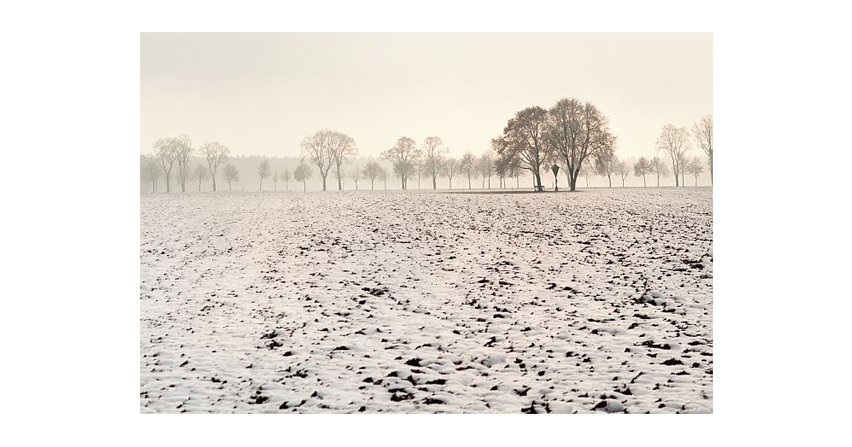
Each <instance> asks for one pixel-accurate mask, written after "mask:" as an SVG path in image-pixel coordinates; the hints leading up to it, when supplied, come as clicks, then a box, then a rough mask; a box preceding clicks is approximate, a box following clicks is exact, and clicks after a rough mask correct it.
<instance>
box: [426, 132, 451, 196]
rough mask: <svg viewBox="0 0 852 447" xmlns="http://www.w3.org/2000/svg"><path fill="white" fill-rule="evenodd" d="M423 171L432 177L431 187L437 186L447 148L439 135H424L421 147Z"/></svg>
mask: <svg viewBox="0 0 852 447" xmlns="http://www.w3.org/2000/svg"><path fill="white" fill-rule="evenodd" d="M421 153H422V160H423V172H425V173H426V174H428V175H429V176H430V177H432V189H437V188H438V175H439V174H440V173H441V165H442V163H443V161H444V157H445V156H446V155H447V148H446V146H444V142H443V141H441V139H440V138H439V137H426V139H425V140H423V149H422V152H421Z"/></svg>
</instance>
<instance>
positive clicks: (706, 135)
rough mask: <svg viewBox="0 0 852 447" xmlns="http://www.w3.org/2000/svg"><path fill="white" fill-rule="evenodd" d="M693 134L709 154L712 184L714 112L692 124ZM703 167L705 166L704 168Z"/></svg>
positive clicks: (705, 152)
mask: <svg viewBox="0 0 852 447" xmlns="http://www.w3.org/2000/svg"><path fill="white" fill-rule="evenodd" d="M692 135H693V136H694V137H695V141H696V142H697V143H698V147H700V148H701V149H702V150H703V151H704V155H706V156H707V164H708V165H709V167H710V184H711V185H712V184H713V114H710V115H707V116H704V117H702V118H701V119H700V120H699V121H698V122H697V123H695V124H694V125H693V126H692ZM702 169H703V168H702Z"/></svg>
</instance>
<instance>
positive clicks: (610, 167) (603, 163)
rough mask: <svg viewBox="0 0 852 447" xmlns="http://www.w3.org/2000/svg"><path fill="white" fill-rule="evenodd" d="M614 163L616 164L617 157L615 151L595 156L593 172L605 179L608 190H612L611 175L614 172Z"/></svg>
mask: <svg viewBox="0 0 852 447" xmlns="http://www.w3.org/2000/svg"><path fill="white" fill-rule="evenodd" d="M616 163H618V157H617V156H616V155H615V151H605V152H600V153H598V154H597V155H595V172H597V173H598V175H600V176H605V177H606V179H607V181H608V182H609V187H610V188H612V174H615V172H616Z"/></svg>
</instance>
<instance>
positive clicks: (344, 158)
mask: <svg viewBox="0 0 852 447" xmlns="http://www.w3.org/2000/svg"><path fill="white" fill-rule="evenodd" d="M616 142H617V138H616V137H615V136H614V135H613V134H612V133H611V131H610V129H609V123H608V119H607V117H606V116H605V115H604V114H603V113H602V112H601V111H600V110H599V109H598V108H597V107H596V106H595V105H593V104H591V103H589V102H581V101H579V100H577V99H575V98H564V99H560V100H559V101H557V102H556V104H554V105H553V106H552V107H551V108H549V109H544V108H542V107H538V106H534V107H528V108H525V109H523V110H521V111H519V112H517V113H516V114H515V116H513V117H512V118H510V119H509V120H508V122H507V123H506V126H505V127H504V129H503V132H502V133H501V134H500V135H498V136H496V137H495V138H493V139H492V140H491V147H490V148H489V149H487V150H486V151H485V152H484V153H482V154H481V155H474V154H473V153H472V152H471V151H467V152H466V153H465V154H464V155H463V156H462V157H461V158H454V157H452V156H450V155H449V148H448V147H447V145H445V144H444V142H443V140H442V139H441V138H440V137H438V136H429V137H426V138H425V139H424V140H423V141H421V142H420V144H418V143H417V142H416V141H415V140H414V139H412V138H409V137H406V136H402V137H399V138H398V139H397V140H396V142H395V143H394V145H393V146H392V147H391V148H389V149H387V150H385V151H383V152H382V153H381V156H380V159H381V160H383V161H385V162H387V163H389V165H390V167H391V169H390V171H391V172H392V174H393V175H394V176H396V177H397V178H398V179H399V184H400V188H401V189H409V181H414V179H415V178H416V181H417V188H418V189H420V188H421V187H422V183H423V180H425V181H426V182H427V185H429V184H431V187H432V189H437V180H438V178H446V179H447V180H448V183H449V187H450V189H452V188H453V179H454V178H455V179H462V180H463V179H465V178H466V180H467V182H466V183H467V187H468V189H473V180H475V179H478V178H481V179H482V184H481V187H482V188H483V189H485V188H491V179H492V178H493V177H497V180H498V188H507V187H509V186H508V181H509V180H510V179H514V180H515V182H514V183H515V187H517V188H521V184H520V177H521V176H522V174H523V173H524V172H527V173H528V174H529V175H530V177H531V178H532V180H533V185H532V187H533V189H534V190H535V191H543V190H544V189H545V188H544V184H543V180H542V177H543V176H544V175H545V173H542V170H544V171H548V170H549V171H551V172H552V173H553V180H554V186H555V188H556V189H558V182H559V178H558V175H559V172H560V171H561V172H563V173H564V175H565V177H566V179H567V182H568V189H569V190H570V191H575V190H576V188H577V181H578V179H580V178H581V177H583V178H585V183H586V186H587V187H588V185H589V176H594V175H599V176H602V177H605V178H606V179H607V181H608V185H609V186H610V187H612V184H613V180H612V179H613V177H616V179H617V180H618V179H620V180H621V184H622V186H625V180H626V178H627V177H628V176H629V175H630V174H631V173H632V174H633V175H634V176H636V177H642V181H643V186H647V179H646V177H647V176H655V177H656V180H657V186H660V179H661V178H664V177H668V176H669V175H672V174H673V175H674V179H675V186H685V178H686V175H690V176H693V177H694V179H695V181H694V185H697V183H698V176H699V175H700V174H702V173H703V172H704V168H705V166H708V167H709V172H710V178H711V183H712V178H713V116H712V115H707V116H705V117H703V118H701V119H700V120H699V121H698V122H697V123H695V124H694V125H693V127H692V129H691V130H687V129H686V128H685V127H676V126H674V125H672V124H667V125H665V126H664V127H663V128H662V130H661V133H660V135H659V137H658V138H657V141H656V145H655V148H656V152H657V153H658V154H660V155H659V156H653V157H644V156H643V157H640V158H639V159H637V160H635V161H634V162H632V163H631V162H629V161H627V160H620V159H619V157H618V155H617V154H616ZM694 145H695V146H698V147H699V148H700V149H702V151H703V152H704V157H703V158H702V157H697V156H693V157H689V156H688V154H687V153H688V151H689V150H691V149H692V148H693V146H694ZM153 149H154V151H153V153H151V154H150V155H148V156H142V159H141V166H140V168H141V180H142V181H150V182H151V184H152V187H151V190H152V191H153V192H156V191H157V184H158V182H159V180H160V179H161V178H163V177H164V178H165V183H166V192H171V183H172V182H171V180H172V178H174V177H176V180H177V181H178V185H180V188H181V191H182V192H186V188H187V183H188V182H196V183H197V187H198V190H199V191H200V190H201V185H202V183H205V182H208V181H210V182H212V188H213V191H216V190H217V187H216V179H217V175H218V176H221V179H222V180H224V181H225V182H226V183H227V184H228V190H229V191H231V190H232V184H233V183H234V182H239V181H240V172H239V170H238V169H237V167H236V166H235V165H234V164H232V163H229V162H228V161H229V160H230V149H229V148H228V147H227V146H225V145H223V144H220V143H218V142H211V143H205V144H204V145H202V146H201V147H200V148H198V150H196V149H194V148H193V147H192V143H191V140H190V138H189V137H188V136H186V135H180V136H178V137H171V138H160V139H158V140H157V141H156V142H154V144H153ZM357 155H358V150H357V146H356V143H355V140H354V139H353V138H352V137H350V136H349V135H346V134H344V133H341V132H338V131H334V130H320V131H317V132H315V133H313V134H311V135H309V136H308V137H306V138H305V139H304V140H303V141H302V143H301V154H300V158H299V162H298V166H296V167H295V168H294V169H293V170H292V171H291V170H290V169H283V170H281V171H276V172H273V170H272V168H271V165H270V162H269V159H266V158H264V159H262V160H261V161H260V163H259V164H258V166H257V170H256V174H257V178H258V179H259V185H258V187H259V189H260V190H263V183H264V181H265V180H267V179H269V180H270V181H271V182H272V184H273V189H274V190H275V191H277V190H278V185H279V184H281V183H283V186H284V189H285V190H289V189H290V185H289V182H290V180H294V181H296V182H299V183H302V190H303V191H307V181H308V180H310V179H311V178H312V176H313V173H314V172H313V171H314V168H316V170H317V172H318V173H319V177H320V179H321V182H322V189H323V191H325V190H327V188H328V177H329V175H332V176H333V177H334V178H335V179H336V180H337V189H338V190H343V180H344V179H351V180H352V182H353V183H354V185H355V189H359V182H360V181H366V180H369V182H370V189H371V190H372V189H375V183H376V180H380V181H382V182H383V183H384V187H385V189H387V178H388V176H389V175H390V173H389V172H388V170H386V169H385V167H383V166H382V165H381V164H380V163H379V162H378V161H377V160H373V159H371V160H368V161H367V162H366V163H365V164H364V165H363V166H360V165H359V160H358V159H357ZM194 158H198V159H200V160H201V162H198V163H196V164H195V166H194V167H190V164H191V160H193V159H194ZM652 178H653V177H652Z"/></svg>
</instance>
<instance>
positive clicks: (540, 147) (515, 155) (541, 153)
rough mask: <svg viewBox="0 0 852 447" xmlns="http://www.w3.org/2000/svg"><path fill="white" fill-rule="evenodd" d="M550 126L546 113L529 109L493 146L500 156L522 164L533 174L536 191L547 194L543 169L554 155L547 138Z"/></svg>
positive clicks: (507, 126) (507, 128)
mask: <svg viewBox="0 0 852 447" xmlns="http://www.w3.org/2000/svg"><path fill="white" fill-rule="evenodd" d="M547 125H548V116H547V111H546V110H544V109H543V108H541V107H528V108H526V109H524V110H521V111H520V112H518V113H516V114H515V116H514V117H513V118H512V119H510V120H509V122H508V123H507V124H506V127H505V128H504V129H503V135H501V136H500V137H499V138H497V139H495V140H492V143H491V144H492V147H493V148H494V149H495V150H496V151H497V154H498V155H499V156H501V157H508V158H510V159H516V160H518V161H520V166H521V167H522V168H524V169H527V170H529V171H530V172H531V173H532V176H533V181H534V184H535V189H536V190H537V191H543V190H544V186H543V185H542V183H541V166H542V164H544V163H545V161H546V160H547V159H548V157H549V154H550V152H551V146H550V144H549V143H548V141H547V135H546V134H547ZM507 151H508V154H507V153H506V152H507Z"/></svg>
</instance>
